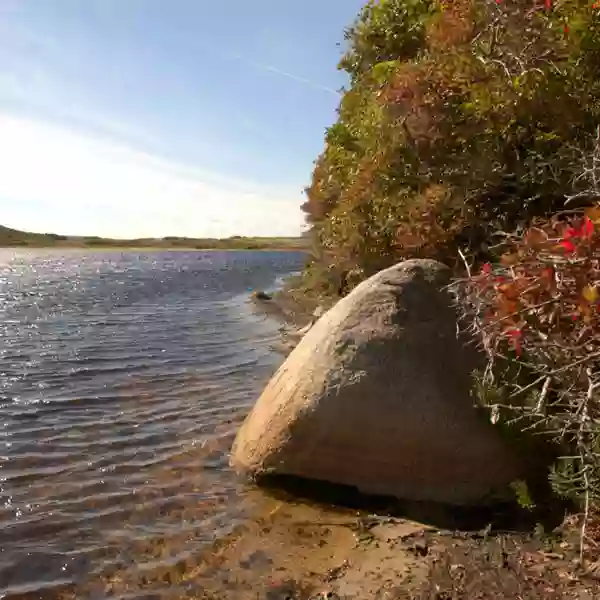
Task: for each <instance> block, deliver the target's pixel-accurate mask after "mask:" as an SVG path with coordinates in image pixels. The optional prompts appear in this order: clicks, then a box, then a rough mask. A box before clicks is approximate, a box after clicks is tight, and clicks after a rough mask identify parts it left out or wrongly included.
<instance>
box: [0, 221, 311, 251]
mask: <svg viewBox="0 0 600 600" xmlns="http://www.w3.org/2000/svg"><path fill="white" fill-rule="evenodd" d="M0 248H3V249H9V248H10V249H14V248H17V249H19V248H20V249H36V250H41V249H61V250H68V249H72V250H115V251H123V250H129V251H131V250H138V251H139V250H153V251H155V250H169V251H171V250H178V251H188V252H190V251H194V252H209V251H219V250H246V251H247V250H277V251H306V250H308V240H307V239H306V238H302V237H242V236H233V237H229V238H188V237H164V238H134V239H111V238H102V237H97V236H66V235H57V234H54V233H29V232H26V231H19V230H17V229H9V228H8V227H2V226H0Z"/></svg>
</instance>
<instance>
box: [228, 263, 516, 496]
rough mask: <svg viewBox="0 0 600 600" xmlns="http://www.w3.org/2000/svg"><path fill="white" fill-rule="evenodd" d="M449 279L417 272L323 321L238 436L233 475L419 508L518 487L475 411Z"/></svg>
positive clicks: (416, 268) (392, 275)
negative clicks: (306, 484) (309, 482)
mask: <svg viewBox="0 0 600 600" xmlns="http://www.w3.org/2000/svg"><path fill="white" fill-rule="evenodd" d="M449 279H450V273H449V270H448V269H447V267H445V266H444V265H441V264H440V263H437V262H435V261H431V260H410V261H406V262H404V263H401V264H398V265H396V266H394V267H391V268H389V269H386V270H385V271H381V272H380V273H378V274H377V275H375V276H373V277H371V278H370V279H368V280H367V281H364V282H363V283H362V284H360V285H359V286H358V287H357V288H356V289H354V290H353V291H352V292H351V293H350V294H349V295H348V296H346V297H345V298H343V299H342V300H340V301H339V302H338V303H337V304H336V305H335V306H334V307H333V308H332V309H330V310H329V311H328V312H327V313H325V314H324V315H323V316H322V317H321V318H320V319H319V321H318V322H317V323H316V324H315V325H314V326H313V327H312V328H311V329H310V330H309V331H308V332H307V333H306V335H305V336H304V337H303V339H302V340H301V342H300V343H299V344H298V346H297V347H296V348H295V349H294V350H293V352H292V353H291V354H290V355H289V357H288V358H287V360H286V361H285V362H284V364H283V365H282V366H281V368H280V369H279V370H278V372H277V373H276V374H275V376H274V377H273V378H272V379H271V381H270V382H269V384H268V385H267V387H266V389H265V390H264V392H263V394H262V395H261V397H260V398H259V400H258V402H257V403H256V405H255V407H254V409H253V410H252V412H251V413H250V415H249V416H248V417H247V419H246V421H245V423H244V424H243V426H242V427H241V429H240V431H239V433H238V435H237V438H236V441H235V443H234V447H233V449H232V464H233V465H234V466H235V467H236V468H237V469H238V470H239V471H242V472H245V473H248V474H250V475H252V476H255V477H258V478H260V476H261V475H265V474H286V475H296V476H300V477H305V478H310V479H315V480H323V481H328V482H332V483H340V484H346V485H351V486H355V487H356V488H358V489H359V490H360V491H362V492H365V493H371V494H386V495H392V496H396V497H398V498H403V499H410V500H425V501H436V502H446V503H454V504H478V503H482V502H484V501H485V500H486V499H488V500H489V499H490V498H492V497H499V496H502V495H503V494H504V493H506V490H507V486H508V484H510V482H512V481H514V480H515V479H518V478H519V477H520V475H521V473H520V468H519V462H518V460H517V459H516V457H515V456H514V455H513V454H512V452H511V450H510V448H508V447H507V445H506V444H505V443H504V441H503V440H502V439H501V437H500V435H499V433H498V431H497V429H496V428H494V427H493V426H492V425H491V424H490V423H489V421H488V420H487V419H486V418H485V416H484V415H482V414H480V413H479V412H478V411H477V410H476V409H475V408H474V403H473V400H472V398H471V395H470V391H471V386H472V379H471V373H472V370H473V368H474V366H475V365H476V364H477V360H478V356H477V355H476V354H475V352H474V351H473V350H472V349H469V348H466V347H465V344H464V341H463V340H459V339H457V335H456V314H455V310H454V308H453V306H452V302H451V299H450V296H449V294H448V292H447V291H446V289H445V286H446V284H447V283H448V282H449Z"/></svg>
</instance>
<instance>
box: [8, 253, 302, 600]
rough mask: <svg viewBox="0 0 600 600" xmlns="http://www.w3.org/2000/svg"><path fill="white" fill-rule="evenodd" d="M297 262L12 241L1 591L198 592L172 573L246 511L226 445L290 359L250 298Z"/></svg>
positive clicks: (273, 256)
mask: <svg viewBox="0 0 600 600" xmlns="http://www.w3.org/2000/svg"><path fill="white" fill-rule="evenodd" d="M303 260H304V258H303V255H302V254H300V253H291V252H239V253H237V252H205V253H203V252H189V253H188V252H169V253H162V252H147V253H136V252H131V253H129V252H127V253H120V252H91V253H90V252H83V251H82V252H79V251H69V252H63V253H60V252H56V251H22V250H18V251H11V250H0V598H11V599H12V598H27V599H30V598H31V599H33V598H44V599H46V598H67V597H68V598H87V597H89V598H106V597H123V598H125V597H127V598H163V597H166V596H168V595H169V593H173V594H175V593H177V594H178V595H179V596H186V594H188V593H189V595H190V597H195V596H194V591H193V590H192V589H187V588H186V589H184V588H185V586H184V585H183V584H182V586H183V587H182V586H179V587H178V586H177V585H174V582H173V580H172V579H173V575H172V574H173V572H177V573H180V574H181V573H184V572H185V570H186V569H187V568H190V565H194V564H196V557H197V556H198V555H199V553H201V552H202V550H203V549H205V548H206V547H207V545H210V544H211V543H212V542H213V541H214V540H215V539H216V538H219V537H220V536H224V535H226V534H227V532H228V531H230V530H231V529H232V528H233V527H235V526H236V524H238V523H239V522H240V521H241V520H242V519H243V513H244V502H243V499H244V497H245V494H246V493H247V492H246V490H247V488H246V486H245V485H244V484H243V483H242V482H240V481H238V480H237V479H236V478H235V476H234V475H233V474H232V473H231V472H230V471H229V469H228V466H227V462H228V451H229V448H230V444H231V441H232V437H233V435H234V432H235V429H236V427H237V426H238V425H239V422H240V419H241V418H242V416H243V414H244V413H245V412H246V411H247V409H248V407H249V406H250V405H251V404H252V403H253V402H254V400H255V399H256V397H257V395H258V394H259V393H260V391H261V389H262V387H263V386H264V384H265V382H266V380H267V379H268V378H269V376H270V375H271V374H272V373H273V372H274V370H275V369H276V368H277V366H278V365H279V364H280V362H281V360H282V357H281V356H280V355H279V354H277V353H276V352H275V351H274V350H273V349H272V344H273V343H274V342H275V341H276V339H277V335H278V333H277V330H278V326H279V324H278V323H277V322H275V321H274V320H271V319H268V318H266V317H265V316H264V315H262V314H260V313H259V312H257V310H256V308H255V307H253V306H252V304H251V303H249V302H248V295H249V292H248V290H249V288H252V289H265V288H270V287H273V286H275V285H277V283H278V281H280V280H281V278H282V277H285V276H286V275H287V274H289V273H291V272H293V271H297V270H299V269H300V268H301V265H302V263H303ZM224 597H225V596H224Z"/></svg>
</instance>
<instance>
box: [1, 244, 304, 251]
mask: <svg viewBox="0 0 600 600" xmlns="http://www.w3.org/2000/svg"><path fill="white" fill-rule="evenodd" d="M0 250H73V251H75V250H92V251H96V250H98V251H107V250H109V251H112V252H157V251H159V250H160V251H162V252H307V251H308V249H307V248H303V247H297V248H292V247H278V246H272V247H264V248H225V247H223V248H195V247H189V248H186V247H183V246H180V247H173V246H71V245H68V246H67V245H65V246H60V245H54V246H33V245H32V246H29V245H14V246H3V245H0Z"/></svg>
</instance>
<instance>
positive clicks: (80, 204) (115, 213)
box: [0, 113, 303, 237]
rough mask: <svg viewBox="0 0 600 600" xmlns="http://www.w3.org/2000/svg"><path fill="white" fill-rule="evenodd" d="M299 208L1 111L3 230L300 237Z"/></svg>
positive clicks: (291, 194) (291, 195) (285, 198)
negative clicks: (5, 226) (298, 235)
mask: <svg viewBox="0 0 600 600" xmlns="http://www.w3.org/2000/svg"><path fill="white" fill-rule="evenodd" d="M215 151H218V149H216V150H215ZM301 202H302V198H301V193H300V191H299V190H298V191H297V190H286V189H273V188H270V187H268V186H260V185H253V184H250V183H247V182H243V181H238V180H235V179H234V178H227V177H224V176H222V175H216V174H213V173H205V172H203V171H201V170H198V169H193V168H190V167H187V166H183V165H178V164H175V163H172V162H169V161H166V160H163V159H161V158H158V157H155V156H151V155H148V154H145V153H143V152H139V151H137V150H135V149H132V148H130V147H127V146H124V145H121V144H118V143H116V142H112V141H107V140H105V139H100V138H94V137H89V136H87V135H85V134H83V133H81V132H77V131H72V130H68V129H66V128H64V127H58V126H54V125H49V124H46V123H42V122H39V121H35V120H32V119H25V118H19V117H16V116H13V115H10V114H2V113H0V224H2V225H7V226H13V227H19V228H22V229H28V230H31V231H48V232H49V231H53V232H56V233H65V234H83V235H102V236H114V237H146V236H148V237H155V236H156V237H159V236H165V235H180V236H191V237H203V236H211V237H213V236H214V237H226V236H230V235H297V234H299V233H300V231H301V230H302V227H303V219H302V214H301V211H300V204H301Z"/></svg>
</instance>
